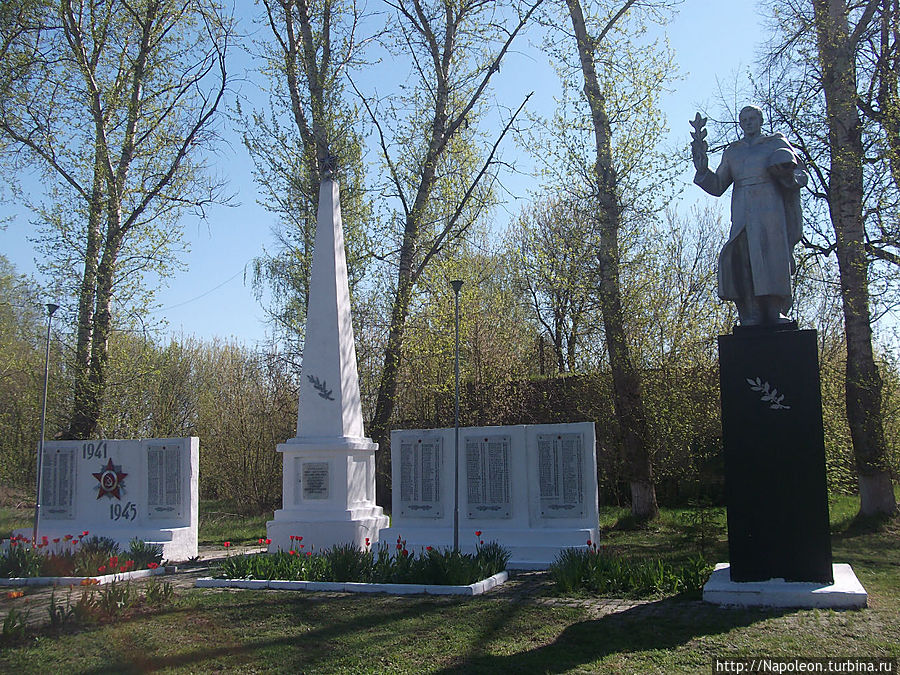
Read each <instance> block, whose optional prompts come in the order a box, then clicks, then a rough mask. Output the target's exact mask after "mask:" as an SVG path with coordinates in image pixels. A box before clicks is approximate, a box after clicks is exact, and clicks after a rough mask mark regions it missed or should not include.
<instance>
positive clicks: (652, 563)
mask: <svg viewBox="0 0 900 675" xmlns="http://www.w3.org/2000/svg"><path fill="white" fill-rule="evenodd" d="M548 571H549V573H550V578H551V579H553V581H554V583H555V585H556V589H557V590H558V591H561V592H563V593H573V592H574V593H577V592H588V593H595V594H597V595H606V596H616V597H630V598H649V597H655V596H661V595H674V594H677V593H682V592H699V591H701V590H702V589H703V584H705V583H706V580H707V579H708V578H709V575H710V573H711V572H712V565H710V564H709V563H707V562H706V561H705V560H704V559H703V558H702V557H699V558H691V559H689V560H688V561H687V562H686V563H683V564H681V565H674V564H672V563H670V562H667V561H663V560H659V559H656V560H629V559H626V558H624V557H622V556H620V555H617V554H615V553H610V552H608V551H606V550H605V549H604V548H602V547H600V546H598V545H597V544H596V543H592V542H591V541H588V548H587V549H574V548H568V549H565V550H563V551H560V553H559V555H558V556H557V557H556V560H554V561H553V563H552V564H551V565H550V569H549V570H548Z"/></svg>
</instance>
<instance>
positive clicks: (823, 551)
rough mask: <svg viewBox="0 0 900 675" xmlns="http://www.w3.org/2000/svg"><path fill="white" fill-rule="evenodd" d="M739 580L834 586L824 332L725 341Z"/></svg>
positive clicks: (731, 539)
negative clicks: (821, 355)
mask: <svg viewBox="0 0 900 675" xmlns="http://www.w3.org/2000/svg"><path fill="white" fill-rule="evenodd" d="M719 367H720V376H719V377H720V387H721V393H722V432H723V436H724V446H725V500H726V505H727V507H728V551H729V557H730V564H731V580H732V581H738V582H741V581H764V580H766V579H774V578H783V579H785V580H786V581H817V582H828V583H830V582H832V561H831V537H830V533H829V523H828V494H827V487H826V482H825V442H824V435H823V431H822V395H821V390H820V386H819V359H818V349H817V344H816V331H814V330H796V328H795V327H794V326H789V327H787V328H786V329H784V328H781V329H776V328H763V327H759V328H756V327H748V328H741V327H736V328H735V332H734V334H733V335H720V336H719Z"/></svg>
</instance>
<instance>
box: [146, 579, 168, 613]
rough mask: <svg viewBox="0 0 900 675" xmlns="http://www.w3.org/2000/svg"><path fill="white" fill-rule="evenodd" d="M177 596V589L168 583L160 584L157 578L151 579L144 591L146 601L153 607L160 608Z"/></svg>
mask: <svg viewBox="0 0 900 675" xmlns="http://www.w3.org/2000/svg"><path fill="white" fill-rule="evenodd" d="M174 595H175V589H174V588H172V584H170V583H169V582H168V581H166V582H160V580H159V579H158V578H157V577H151V578H150V581H149V582H147V586H146V588H145V589H144V600H146V601H147V604H149V605H152V606H153V607H160V606H161V605H164V604H166V603H167V602H169V601H170V600H171V599H172V597H173V596H174Z"/></svg>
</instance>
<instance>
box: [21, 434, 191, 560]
mask: <svg viewBox="0 0 900 675" xmlns="http://www.w3.org/2000/svg"><path fill="white" fill-rule="evenodd" d="M198 467H199V439H197V438H166V439H148V440H90V441H48V442H45V443H44V453H43V458H42V468H41V474H42V479H41V498H40V502H41V504H40V523H39V528H38V535H39V536H47V537H52V538H56V537H59V536H65V535H66V534H77V533H80V532H83V531H85V530H87V531H89V532H90V533H91V534H93V535H98V536H106V537H110V538H112V539H115V540H117V541H118V542H120V544H123V545H127V544H128V543H129V542H130V540H131V539H132V538H134V537H137V538H139V539H142V540H143V541H149V542H155V543H161V544H163V545H164V555H165V557H167V558H170V559H173V560H184V559H187V558H189V557H193V556H196V555H197V552H196V549H197V521H198V511H197V506H198V500H199V476H198ZM28 533H29V534H30V528H29V530H28ZM176 540H177V541H176ZM182 556H183V557H182Z"/></svg>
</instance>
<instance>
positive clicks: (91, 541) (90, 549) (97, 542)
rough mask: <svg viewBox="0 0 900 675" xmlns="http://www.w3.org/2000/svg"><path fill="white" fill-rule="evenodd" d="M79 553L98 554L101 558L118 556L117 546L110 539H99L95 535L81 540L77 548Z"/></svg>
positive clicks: (113, 540) (114, 541)
mask: <svg viewBox="0 0 900 675" xmlns="http://www.w3.org/2000/svg"><path fill="white" fill-rule="evenodd" d="M78 551H79V553H81V554H83V555H93V554H95V553H96V554H99V555H101V556H102V557H103V558H111V557H112V556H114V555H118V554H119V544H118V543H117V542H116V540H115V539H112V538H110V537H99V536H97V535H96V534H94V535H91V536H90V537H88V538H86V539H82V540H81V543H80V544H79V546H78Z"/></svg>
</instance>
